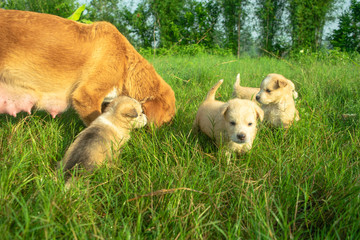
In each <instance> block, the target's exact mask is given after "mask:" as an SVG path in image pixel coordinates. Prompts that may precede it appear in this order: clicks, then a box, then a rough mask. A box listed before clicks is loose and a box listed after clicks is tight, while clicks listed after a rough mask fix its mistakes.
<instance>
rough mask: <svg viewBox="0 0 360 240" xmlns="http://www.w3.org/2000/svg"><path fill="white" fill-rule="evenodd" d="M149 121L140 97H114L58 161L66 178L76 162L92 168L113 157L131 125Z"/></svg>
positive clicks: (135, 126) (138, 125) (124, 141)
mask: <svg viewBox="0 0 360 240" xmlns="http://www.w3.org/2000/svg"><path fill="white" fill-rule="evenodd" d="M146 123H147V119H146V116H145V114H144V113H143V110H142V108H141V104H140V103H139V102H138V101H136V100H135V99H132V98H129V97H126V96H120V97H118V98H116V99H114V100H113V101H112V102H111V103H110V104H109V106H107V107H106V109H105V111H104V113H103V114H101V115H100V116H99V117H98V118H96V119H95V120H94V121H93V122H92V123H91V124H90V126H89V127H87V128H86V129H85V130H84V131H82V132H81V133H80V134H79V135H78V136H77V138H76V139H75V141H74V143H72V144H71V145H70V147H69V148H68V150H67V151H66V153H65V156H64V158H63V159H62V162H61V163H60V165H59V166H60V167H62V168H63V170H64V172H65V174H66V175H65V176H66V178H68V177H69V176H70V174H69V172H68V170H70V169H72V168H73V167H75V166H77V165H80V166H82V167H83V168H85V169H86V170H93V169H94V168H95V167H96V166H100V165H101V164H103V163H104V161H105V159H107V158H108V159H109V158H110V157H111V153H112V150H115V151H116V150H118V149H119V148H120V147H121V146H122V145H124V144H125V143H126V142H127V141H128V140H129V139H130V131H131V129H133V128H141V127H143V126H145V125H146Z"/></svg>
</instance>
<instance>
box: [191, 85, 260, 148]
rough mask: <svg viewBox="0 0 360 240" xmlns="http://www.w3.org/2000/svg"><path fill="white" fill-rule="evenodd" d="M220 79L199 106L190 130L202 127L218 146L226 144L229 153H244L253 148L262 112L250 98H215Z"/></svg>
mask: <svg viewBox="0 0 360 240" xmlns="http://www.w3.org/2000/svg"><path fill="white" fill-rule="evenodd" d="M222 82H223V80H220V81H219V82H218V83H216V84H215V85H214V86H213V87H212V88H211V90H210V91H209V92H208V94H207V97H206V99H205V101H204V102H203V103H202V104H201V105H200V107H199V110H198V112H197V115H196V119H195V121H194V124H193V131H194V132H196V131H198V130H201V131H202V132H204V133H205V134H206V135H208V136H209V137H210V138H213V139H215V140H216V143H217V144H218V145H219V144H221V143H223V144H226V146H227V148H228V153H229V152H230V151H235V152H236V153H238V154H241V153H245V152H247V151H248V150H250V149H251V147H252V143H253V141H254V139H255V136H256V132H257V127H256V125H257V120H258V119H260V120H261V121H262V120H263V117H264V112H263V110H261V108H260V107H259V106H258V105H257V104H255V103H254V102H252V101H250V100H242V99H232V100H230V101H228V102H220V101H217V100H215V93H216V90H217V89H218V88H219V86H220V85H221V84H222Z"/></svg>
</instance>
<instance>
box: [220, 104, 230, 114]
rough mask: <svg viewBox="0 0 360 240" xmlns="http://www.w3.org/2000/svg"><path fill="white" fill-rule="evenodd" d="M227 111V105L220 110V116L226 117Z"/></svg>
mask: <svg viewBox="0 0 360 240" xmlns="http://www.w3.org/2000/svg"><path fill="white" fill-rule="evenodd" d="M228 110H229V104H225V105H224V107H223V109H221V114H222V115H223V116H224V117H226V114H227V112H228Z"/></svg>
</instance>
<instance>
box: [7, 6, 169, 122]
mask: <svg viewBox="0 0 360 240" xmlns="http://www.w3.org/2000/svg"><path fill="white" fill-rule="evenodd" d="M120 95H126V96H129V97H132V98H134V99H137V100H138V101H143V100H144V99H146V101H145V102H144V104H143V109H144V112H145V114H146V116H147V117H148V119H149V121H150V122H153V123H155V124H156V125H157V126H160V125H162V124H163V123H166V122H169V121H170V120H171V119H172V118H173V117H174V115H175V95H174V91H173V90H172V88H171V87H170V86H169V85H168V84H167V83H166V82H165V81H164V80H163V79H162V78H161V77H160V76H159V75H158V74H157V73H156V71H155V69H154V67H153V66H152V65H151V64H150V63H149V62H148V61H146V60H145V59H144V58H143V57H142V56H141V55H140V54H139V53H138V52H137V51H136V50H135V48H134V47H133V46H132V45H131V44H130V43H129V42H128V40H127V39H126V38H125V37H124V36H123V35H122V34H121V33H120V32H119V31H118V30H117V29H116V27H115V26H113V25H112V24H110V23H108V22H96V23H93V24H82V23H78V22H75V21H72V20H68V19H64V18H61V17H57V16H54V15H49V14H41V13H35V12H26V11H17V10H3V9H0V113H8V114H11V115H13V116H16V114H17V113H18V112H21V111H25V112H28V113H31V110H32V108H33V107H35V108H37V109H42V110H47V111H48V112H49V113H50V114H51V115H52V116H53V117H55V116H56V115H57V114H59V113H61V112H63V111H65V110H66V109H67V108H68V107H69V106H72V107H74V108H75V110H76V111H77V113H78V114H79V116H80V118H81V119H82V120H83V121H84V123H85V124H86V125H89V124H90V123H91V122H92V121H93V120H94V119H96V118H97V117H98V116H99V115H100V114H101V104H102V102H103V101H104V99H105V101H111V100H112V99H113V98H116V97H117V96H120Z"/></svg>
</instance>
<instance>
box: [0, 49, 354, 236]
mask: <svg viewBox="0 0 360 240" xmlns="http://www.w3.org/2000/svg"><path fill="white" fill-rule="evenodd" d="M305 60H306V61H305ZM305 60H298V61H296V62H295V61H284V60H276V59H269V58H242V59H240V60H237V59H235V58H232V57H217V56H210V55H203V56H195V57H175V56H173V57H171V56H165V57H158V58H151V59H150V61H151V62H152V63H153V64H154V66H155V68H156V69H157V71H158V72H159V74H160V75H161V76H163V78H164V79H165V80H166V81H167V82H168V83H169V84H170V85H171V86H172V87H173V89H174V91H175V94H176V97H177V115H176V117H175V119H174V121H173V123H172V124H171V125H167V126H164V127H162V128H160V129H149V128H147V129H142V130H140V131H135V132H133V133H132V139H131V140H130V141H129V142H128V144H127V145H126V146H125V147H124V148H123V149H122V151H121V153H115V157H116V158H117V165H116V167H114V168H107V167H102V168H100V169H98V170H96V171H95V172H93V173H91V174H88V175H84V176H82V177H81V178H79V179H78V181H77V182H76V185H75V186H74V187H73V188H72V189H71V190H70V191H66V190H65V189H64V180H63V178H62V177H61V176H60V177H59V174H58V172H57V171H56V164H57V162H58V161H59V160H61V158H62V156H63V155H64V153H65V151H66V149H67V147H68V146H69V145H70V144H71V142H72V141H73V140H74V138H75V136H76V135H77V134H78V133H79V132H80V131H81V130H82V129H84V126H83V124H82V123H81V121H80V120H79V118H78V117H77V115H76V114H75V113H74V111H68V112H66V113H64V114H63V115H62V116H61V117H59V118H56V119H51V117H50V116H49V115H48V114H47V113H44V112H38V113H35V114H33V115H31V116H28V115H27V114H21V116H19V117H17V118H13V117H10V116H5V115H0V124H1V127H0V233H1V238H2V239H359V238H360V182H359V180H360V179H359V178H360V177H359V176H360V166H359V163H360V157H359V156H360V154H359V151H360V131H359V127H360V125H359V116H360V102H359V99H360V94H359V91H358V90H359V80H360V66H359V65H357V64H356V63H353V62H347V61H340V60H339V61H324V60H322V61H316V60H315V59H305ZM272 72H275V73H280V74H283V75H284V76H285V77H287V78H289V79H291V80H293V81H294V83H295V84H296V87H297V90H298V92H299V99H298V101H297V107H298V109H299V112H300V117H301V120H300V121H299V122H297V123H295V124H294V125H293V126H292V127H291V128H290V129H289V131H287V132H286V131H284V130H282V129H270V128H268V127H267V126H266V125H263V124H260V129H259V132H258V135H257V138H256V140H255V143H254V147H253V149H252V150H251V151H250V152H249V153H248V154H246V155H243V156H241V157H239V158H234V159H233V160H232V161H231V162H230V164H227V159H226V156H225V153H224V151H223V149H222V148H220V149H217V148H216V147H215V146H214V144H213V142H212V141H211V140H210V139H208V138H207V137H206V136H204V135H202V134H199V135H194V134H192V133H191V127H192V122H193V120H194V117H195V114H196V111H197V108H198V106H199V104H200V103H201V101H202V100H203V99H204V97H205V95H206V93H207V91H208V90H209V89H210V87H211V86H212V85H213V84H214V83H215V82H217V81H218V80H219V79H221V78H223V79H224V83H223V85H222V86H221V87H220V89H219V90H218V93H217V98H218V99H219V100H223V101H227V100H228V99H230V98H231V93H232V85H233V83H234V81H235V77H236V74H237V73H241V79H242V84H243V85H245V86H254V87H255V86H259V84H260V82H261V80H262V79H263V78H264V77H265V76H266V75H267V74H268V73H272ZM342 114H357V116H356V117H353V118H348V119H343V118H342ZM160 190H164V191H160Z"/></svg>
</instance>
